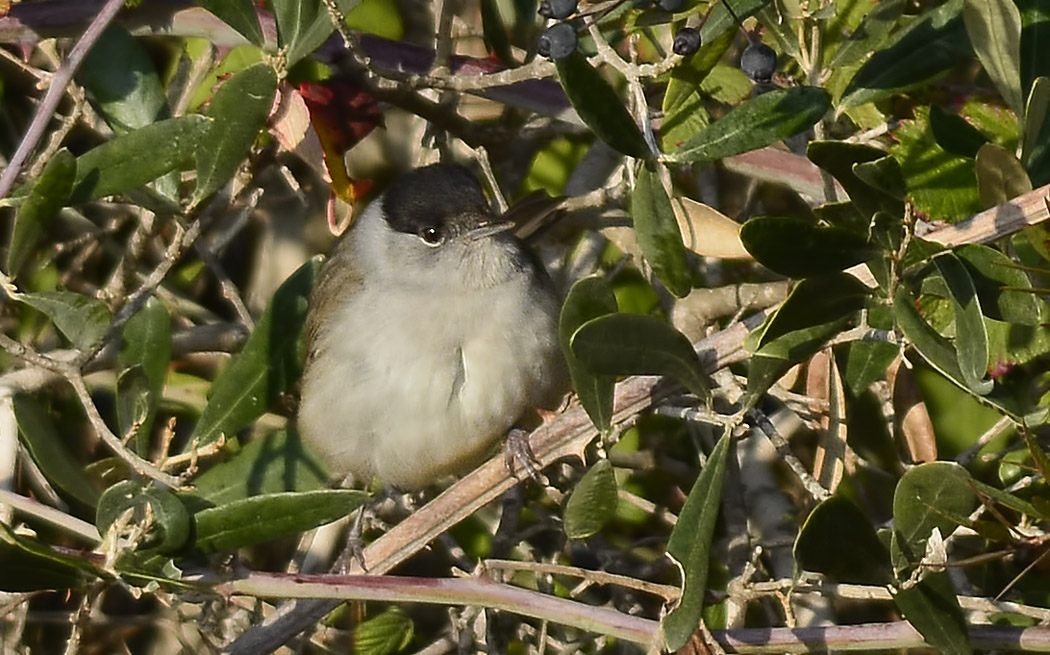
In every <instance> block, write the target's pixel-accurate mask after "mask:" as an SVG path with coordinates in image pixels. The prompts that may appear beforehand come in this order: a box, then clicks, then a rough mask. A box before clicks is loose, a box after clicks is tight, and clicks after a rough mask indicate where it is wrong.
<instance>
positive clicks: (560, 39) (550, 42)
mask: <svg viewBox="0 0 1050 655" xmlns="http://www.w3.org/2000/svg"><path fill="white" fill-rule="evenodd" d="M578 42H579V37H578V36H576V28H575V27H573V26H572V25H570V24H569V23H555V24H554V25H551V26H550V27H548V28H547V31H546V32H544V33H543V34H541V35H540V40H539V41H537V42H536V52H538V53H540V56H542V57H550V58H551V59H565V58H566V57H568V56H569V55H571V54H572V53H574V52H576V44H577V43H578Z"/></svg>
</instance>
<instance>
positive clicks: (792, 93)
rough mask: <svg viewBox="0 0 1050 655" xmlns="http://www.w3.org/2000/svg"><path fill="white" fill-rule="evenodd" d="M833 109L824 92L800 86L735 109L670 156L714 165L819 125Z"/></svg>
mask: <svg viewBox="0 0 1050 655" xmlns="http://www.w3.org/2000/svg"><path fill="white" fill-rule="evenodd" d="M830 108H831V97H830V96H829V95H828V93H827V92H826V91H824V89H820V88H817V87H812V86H801V87H795V88H791V89H777V90H775V91H770V92H768V93H764V94H762V95H760V96H758V97H756V98H752V99H751V100H749V101H747V102H745V103H744V104H742V105H740V106H739V107H736V108H734V109H732V110H731V111H730V112H729V113H728V114H726V115H725V116H723V117H722V118H720V119H719V120H717V121H715V122H714V123H712V124H711V125H709V126H707V127H706V128H704V129H703V130H701V131H700V132H699V133H697V134H696V135H695V136H694V137H693V138H691V139H689V140H688V141H686V142H685V143H683V144H682V146H681V147H680V148H679V149H678V150H677V151H676V152H674V153H673V154H672V155H671V159H672V160H673V161H679V162H698V161H715V160H718V159H723V158H725V157H731V156H732V155H739V154H741V153H744V152H750V151H752V150H758V149H759V148H762V147H765V146H768V145H770V144H771V143H776V142H777V141H780V140H782V139H786V138H787V137H789V136H794V135H795V134H798V133H799V132H801V131H802V130H805V129H806V128H808V127H811V126H812V125H813V124H814V123H816V122H817V121H819V120H820V119H821V118H822V117H823V116H824V114H826V113H827V112H828V110H829V109H830Z"/></svg>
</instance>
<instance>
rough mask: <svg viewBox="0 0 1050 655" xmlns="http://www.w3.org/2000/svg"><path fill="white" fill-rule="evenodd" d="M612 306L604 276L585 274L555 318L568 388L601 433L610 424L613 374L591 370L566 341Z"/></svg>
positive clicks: (610, 293)
mask: <svg viewBox="0 0 1050 655" xmlns="http://www.w3.org/2000/svg"><path fill="white" fill-rule="evenodd" d="M616 309H617V308H616V296H615V295H614V294H613V290H612V287H611V286H610V285H609V283H608V282H607V281H606V280H605V278H603V277H600V276H589V277H585V278H582V279H580V280H578V281H577V282H576V284H574V285H572V288H571V289H569V293H568V295H567V296H566V298H565V302H564V303H562V306H561V317H560V318H559V320H558V336H559V338H560V340H561V350H562V353H563V354H564V355H565V361H566V363H567V364H568V366H569V375H570V376H571V377H572V388H573V389H574V390H575V391H576V395H577V396H578V397H579V399H580V404H581V405H583V409H584V410H585V411H586V412H587V416H589V417H591V422H592V423H594V427H596V428H598V430H599V431H601V432H605V431H607V430H608V429H609V428H610V427H612V415H613V386H614V385H615V383H616V377H615V376H613V375H595V374H594V373H592V372H591V371H590V369H588V368H587V367H586V366H585V365H584V364H583V363H582V362H580V361H579V360H578V359H577V358H576V355H574V354H573V352H572V348H571V347H570V341H571V340H572V335H573V334H574V333H575V332H576V330H577V329H579V327H580V326H581V325H583V324H584V323H586V322H587V321H589V320H591V319H592V318H597V317H599V316H604V315H605V314H612V313H614V312H615V311H616Z"/></svg>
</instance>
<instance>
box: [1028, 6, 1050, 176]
mask: <svg viewBox="0 0 1050 655" xmlns="http://www.w3.org/2000/svg"><path fill="white" fill-rule="evenodd" d="M1044 24H1045V25H1046V26H1047V27H1046V42H1047V44H1048V45H1046V46H1044V47H1045V48H1046V50H1048V51H1050V17H1048V18H1047V19H1046V20H1045V21H1044ZM1023 134H1024V145H1023V148H1022V150H1021V161H1022V162H1024V165H1025V168H1026V169H1027V171H1028V176H1029V178H1031V181H1032V184H1033V185H1036V186H1042V185H1044V184H1046V183H1048V182H1050V78H1047V77H1037V78H1036V79H1035V81H1034V82H1033V83H1032V91H1031V93H1029V95H1028V104H1027V106H1026V108H1025V117H1024V131H1023Z"/></svg>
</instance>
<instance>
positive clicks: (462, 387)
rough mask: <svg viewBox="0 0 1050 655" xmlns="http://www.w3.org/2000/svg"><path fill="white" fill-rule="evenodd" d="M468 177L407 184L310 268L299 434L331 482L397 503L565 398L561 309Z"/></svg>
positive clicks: (448, 173) (431, 173) (409, 179)
mask: <svg viewBox="0 0 1050 655" xmlns="http://www.w3.org/2000/svg"><path fill="white" fill-rule="evenodd" d="M512 227H513V223H511V222H508V221H505V220H503V221H501V220H499V219H498V218H496V217H495V216H493V213H492V210H491V209H490V207H489V204H488V202H487V201H486V199H485V196H484V194H483V193H482V190H481V186H480V185H479V184H478V181H477V179H476V178H475V177H474V175H473V174H471V173H470V172H469V171H468V170H467V169H465V168H463V167H461V166H456V165H449V164H437V165H433V166H427V167H425V168H419V169H416V170H414V171H411V172H409V173H407V174H405V175H403V176H401V177H400V178H399V179H397V180H396V181H395V182H393V183H392V184H391V185H390V186H389V187H388V188H387V189H386V190H385V192H384V193H383V194H382V195H381V196H379V198H377V199H376V200H374V201H373V202H372V203H371V204H370V205H369V206H368V207H367V208H366V209H365V211H364V212H363V213H362V215H361V216H360V217H359V218H358V219H357V220H356V221H355V223H354V225H353V226H352V227H351V229H350V230H349V231H348V232H347V233H346V234H345V235H344V236H343V237H342V238H341V240H340V241H339V242H338V243H337V244H336V246H335V248H334V250H333V252H332V254H331V256H330V257H329V259H328V261H327V262H326V263H325V265H324V267H323V268H322V269H321V273H320V275H319V277H318V280H317V286H316V287H315V288H314V291H313V295H312V296H311V300H310V312H309V315H308V317H307V320H306V345H307V358H306V366H305V370H304V373H303V384H302V401H301V403H300V407H299V419H298V427H299V431H300V433H301V434H302V437H303V439H304V440H305V441H306V443H308V444H309V445H310V446H311V447H312V448H313V449H314V450H315V451H317V452H318V453H319V454H320V455H322V456H323V457H324V460H325V462H326V463H327V465H328V466H329V468H330V469H331V471H332V472H333V473H350V474H353V476H354V478H355V479H356V480H358V481H359V482H364V483H367V482H368V481H369V480H371V478H372V477H373V476H378V477H379V479H380V480H381V481H382V482H384V483H386V484H391V485H394V486H396V487H398V488H400V489H402V490H406V491H409V490H415V489H419V488H421V487H424V486H426V485H428V484H430V483H432V482H434V481H436V480H437V479H438V478H440V477H442V476H444V475H447V474H452V473H463V472H465V471H466V470H469V469H470V468H471V467H473V466H474V465H476V464H477V463H478V462H479V461H480V459H481V458H483V457H484V456H485V455H486V454H487V453H488V452H489V451H490V450H491V449H492V446H493V445H494V444H495V443H496V441H497V440H498V439H499V438H500V437H502V436H503V435H505V434H506V433H507V432H508V430H510V429H511V427H512V426H514V424H515V422H516V421H517V420H518V419H519V418H520V417H521V416H522V415H523V414H524V413H526V412H527V411H529V410H530V409H533V408H538V407H548V408H553V407H555V406H557V404H558V402H559V400H560V398H561V396H562V393H563V392H564V391H565V390H566V389H567V375H566V372H565V363H564V360H563V358H562V354H561V352H560V349H559V345H558V333H557V324H558V313H559V308H560V302H559V299H558V297H557V295H556V294H555V292H554V290H553V287H552V285H551V283H550V280H549V278H548V277H547V275H546V272H545V271H544V270H543V269H542V267H541V266H540V265H539V264H538V263H537V262H535V261H534V260H533V259H532V258H531V257H530V255H529V253H528V252H527V251H526V250H525V247H524V246H523V244H522V243H521V242H520V241H518V240H517V239H516V238H514V237H513V236H512V235H511V234H510V232H508V229H510V228H512Z"/></svg>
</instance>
